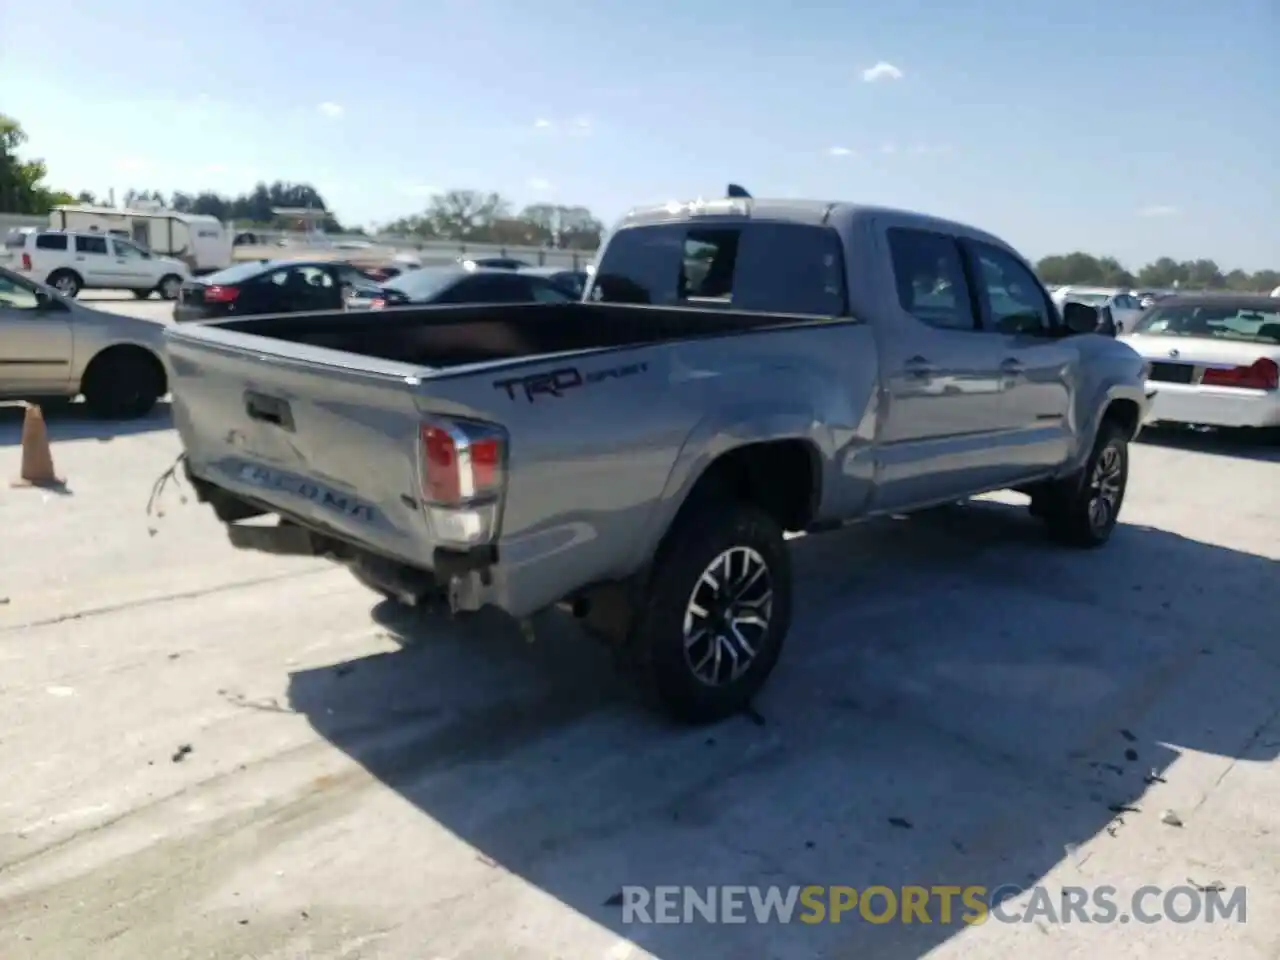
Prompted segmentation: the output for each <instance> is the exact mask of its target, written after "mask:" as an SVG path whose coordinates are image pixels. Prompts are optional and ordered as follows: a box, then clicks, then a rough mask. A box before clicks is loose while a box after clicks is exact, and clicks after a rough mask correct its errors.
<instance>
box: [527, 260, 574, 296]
mask: <svg viewBox="0 0 1280 960" xmlns="http://www.w3.org/2000/svg"><path fill="white" fill-rule="evenodd" d="M520 272H521V273H523V274H526V275H528V276H530V277H546V278H547V279H548V280H550V281H551V282H552V283H554V284H555V285H556V286H558V287H561V288H562V289H564V291H565V292H566V293H569V294H571V295H572V296H573V299H575V300H581V299H582V295H583V293H584V292H585V291H586V289H587V281H588V280H590V279H591V275H590V274H589V273H587V271H585V270H566V269H565V268H564V267H525V268H524V269H522V270H521V271H520Z"/></svg>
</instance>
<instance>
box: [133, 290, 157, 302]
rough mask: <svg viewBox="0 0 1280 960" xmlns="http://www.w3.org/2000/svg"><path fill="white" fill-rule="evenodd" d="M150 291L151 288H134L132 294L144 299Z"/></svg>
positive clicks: (149, 294)
mask: <svg viewBox="0 0 1280 960" xmlns="http://www.w3.org/2000/svg"><path fill="white" fill-rule="evenodd" d="M152 292H153V291H151V290H134V291H133V295H134V297H136V298H137V299H139V300H145V299H147V297H149V296H151V294H152Z"/></svg>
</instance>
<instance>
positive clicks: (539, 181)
mask: <svg viewBox="0 0 1280 960" xmlns="http://www.w3.org/2000/svg"><path fill="white" fill-rule="evenodd" d="M528 183H529V189H530V190H536V191H537V192H538V193H546V192H547V191H548V190H550V189H551V181H550V180H544V179H543V178H542V177H530V178H529V181H528Z"/></svg>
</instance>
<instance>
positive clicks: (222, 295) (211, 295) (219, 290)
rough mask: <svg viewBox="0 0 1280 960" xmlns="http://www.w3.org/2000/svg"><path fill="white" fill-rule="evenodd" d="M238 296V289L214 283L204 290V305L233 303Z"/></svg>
mask: <svg viewBox="0 0 1280 960" xmlns="http://www.w3.org/2000/svg"><path fill="white" fill-rule="evenodd" d="M238 296H240V288H239V287H223V286H219V285H218V284H216V283H215V284H213V285H212V286H210V287H205V288H204V302H205V303H235V302H236V297H238Z"/></svg>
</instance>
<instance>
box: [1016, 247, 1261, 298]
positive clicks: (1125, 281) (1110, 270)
mask: <svg viewBox="0 0 1280 960" xmlns="http://www.w3.org/2000/svg"><path fill="white" fill-rule="evenodd" d="M1036 272H1037V273H1038V274H1039V275H1040V279H1041V280H1043V281H1044V282H1045V283H1052V284H1078V285H1081V286H1091V287H1092V286H1097V287H1128V288H1129V289H1131V290H1137V289H1155V290H1171V289H1174V288H1175V287H1176V288H1180V289H1188V290H1238V291H1241V292H1246V291H1247V292H1254V291H1257V292H1266V291H1271V290H1274V289H1275V288H1276V287H1280V270H1258V271H1257V272H1255V273H1249V272H1248V271H1246V270H1240V269H1234V270H1224V269H1223V268H1222V267H1220V266H1218V264H1217V263H1215V262H1214V261H1213V260H1182V261H1178V260H1174V259H1173V258H1172V257H1161V258H1160V259H1158V260H1155V261H1152V262H1151V263H1148V264H1147V265H1146V266H1144V267H1143V268H1142V269H1140V270H1139V271H1138V272H1137V273H1130V272H1129V271H1128V270H1127V269H1125V268H1124V267H1123V266H1122V265H1121V264H1120V262H1119V261H1118V260H1116V259H1115V258H1114V257H1095V256H1094V255H1093V254H1089V253H1080V252H1076V253H1066V254H1054V255H1052V256H1048V257H1044V258H1043V259H1041V260H1040V262H1039V263H1037V264H1036Z"/></svg>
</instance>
